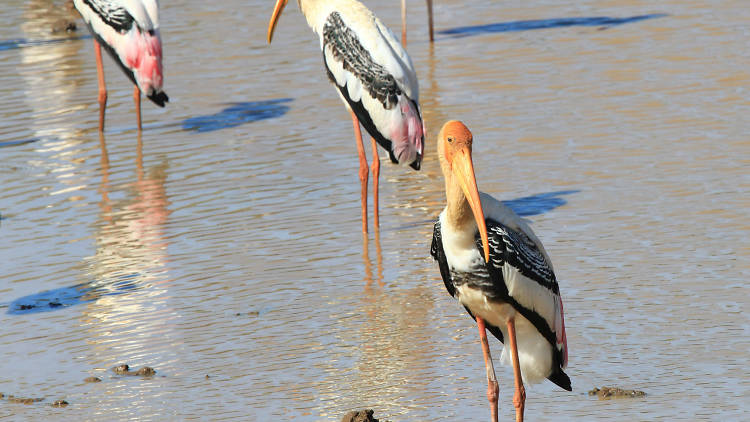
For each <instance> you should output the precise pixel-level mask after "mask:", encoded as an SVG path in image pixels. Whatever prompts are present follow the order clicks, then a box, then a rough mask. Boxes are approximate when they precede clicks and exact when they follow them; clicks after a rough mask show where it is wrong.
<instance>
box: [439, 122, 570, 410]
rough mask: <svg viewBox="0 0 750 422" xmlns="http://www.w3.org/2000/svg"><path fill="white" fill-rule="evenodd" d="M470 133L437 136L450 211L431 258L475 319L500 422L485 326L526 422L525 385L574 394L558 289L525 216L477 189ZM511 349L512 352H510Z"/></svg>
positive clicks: (455, 127)
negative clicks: (509, 370) (508, 366)
mask: <svg viewBox="0 0 750 422" xmlns="http://www.w3.org/2000/svg"><path fill="white" fill-rule="evenodd" d="M471 147H472V134H471V132H470V131H469V129H468V128H467V127H466V126H464V124H463V123H461V122H459V121H455V120H454V121H449V122H447V123H446V124H445V125H444V126H443V128H442V129H441V130H440V134H439V135H438V156H439V158H440V167H441V168H442V170H443V175H444V176H445V193H446V199H447V206H446V207H445V209H444V210H443V212H442V213H440V217H439V218H438V220H437V221H436V222H435V230H434V232H433V237H432V248H431V254H432V256H433V258H435V260H436V261H437V262H438V264H439V267H440V274H441V275H442V277H443V282H444V283H445V287H446V288H447V289H448V292H449V293H450V294H451V295H452V296H453V297H455V298H457V299H458V301H459V302H460V303H461V304H462V305H463V306H464V307H465V308H466V310H467V311H468V312H469V315H471V316H472V317H473V318H474V319H475V320H476V322H477V326H478V328H479V337H480V340H481V344H482V351H483V352H484V362H485V366H486V368H487V397H488V399H489V401H490V409H491V414H492V420H493V421H497V401H498V385H497V379H496V378H495V369H494V367H493V365H492V356H491V355H490V349H489V344H488V342H487V334H486V332H485V329H488V330H489V331H490V332H491V333H492V334H494V335H495V337H497V339H498V340H500V341H501V342H503V343H505V341H504V340H505V339H507V340H508V343H505V344H506V347H505V348H504V350H503V356H502V359H501V360H504V361H506V362H507V361H508V360H510V361H511V363H512V365H513V373H514V377H515V394H514V396H513V404H514V405H515V408H516V420H517V421H522V420H523V410H524V401H525V399H526V392H525V390H524V387H523V382H524V381H525V382H528V383H534V382H539V381H542V380H544V378H547V379H549V380H550V381H552V382H553V383H555V384H557V385H558V386H560V387H562V388H563V389H565V390H568V391H571V386H570V378H568V375H566V374H565V372H563V368H565V366H566V365H567V362H568V348H567V340H566V337H565V322H564V320H563V304H562V299H561V298H560V290H559V287H558V285H557V281H556V279H555V273H554V271H553V269H552V262H551V261H550V259H549V256H548V255H547V252H545V250H544V247H543V246H542V243H541V242H540V241H539V239H538V238H537V237H536V236H535V235H534V232H533V231H532V230H531V228H529V226H528V225H526V223H524V221H523V220H521V218H520V217H518V216H517V215H516V214H515V213H514V212H513V211H512V210H511V209H510V208H508V207H506V206H504V205H503V204H502V203H501V202H500V201H498V200H496V199H495V198H493V197H491V196H489V195H487V194H485V193H480V192H479V190H478V189H477V183H476V179H475V177H474V165H473V163H472V159H471ZM508 352H510V355H508Z"/></svg>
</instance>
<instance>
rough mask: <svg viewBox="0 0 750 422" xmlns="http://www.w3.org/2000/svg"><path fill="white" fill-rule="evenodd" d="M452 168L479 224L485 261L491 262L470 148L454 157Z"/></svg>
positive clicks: (462, 150) (485, 225) (460, 151)
mask: <svg viewBox="0 0 750 422" xmlns="http://www.w3.org/2000/svg"><path fill="white" fill-rule="evenodd" d="M452 166H453V174H455V175H456V177H457V178H458V183H459V184H460V185H461V190H462V191H464V195H466V199H467V200H468V201H469V206H470V207H471V211H472V212H473V213H474V220H476V222H477V227H478V228H479V236H481V237H482V246H484V260H485V262H490V247H489V244H488V243H487V224H486V223H485V222H484V211H482V202H481V201H480V200H479V189H478V188H477V179H476V177H475V176H474V163H473V162H472V161H471V152H470V151H469V150H468V148H465V149H461V150H458V151H457V152H456V154H455V155H454V156H453V164H452Z"/></svg>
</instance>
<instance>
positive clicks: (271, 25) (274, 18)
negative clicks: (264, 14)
mask: <svg viewBox="0 0 750 422" xmlns="http://www.w3.org/2000/svg"><path fill="white" fill-rule="evenodd" d="M288 1H289V0H276V6H274V8H273V15H271V20H270V21H269V22H268V43H269V44H271V39H273V31H275V30H276V24H277V23H278V22H279V17H280V16H281V12H282V11H284V7H286V3H287V2H288Z"/></svg>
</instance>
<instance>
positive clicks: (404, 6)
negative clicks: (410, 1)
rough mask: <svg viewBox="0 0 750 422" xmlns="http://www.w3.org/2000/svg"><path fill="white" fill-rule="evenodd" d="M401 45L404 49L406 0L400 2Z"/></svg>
mask: <svg viewBox="0 0 750 422" xmlns="http://www.w3.org/2000/svg"><path fill="white" fill-rule="evenodd" d="M401 45H402V46H404V48H406V0H401Z"/></svg>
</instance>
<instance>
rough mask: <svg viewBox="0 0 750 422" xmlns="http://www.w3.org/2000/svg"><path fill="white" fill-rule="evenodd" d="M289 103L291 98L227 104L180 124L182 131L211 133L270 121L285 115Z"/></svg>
mask: <svg viewBox="0 0 750 422" xmlns="http://www.w3.org/2000/svg"><path fill="white" fill-rule="evenodd" d="M290 101H292V99H291V98H279V99H276V100H266V101H249V102H243V103H229V104H230V106H229V107H227V108H225V109H224V110H221V111H220V112H218V113H216V114H210V115H207V116H198V117H191V118H189V119H185V121H183V122H182V129H184V130H192V131H195V132H211V131H214V130H220V129H226V128H230V127H235V126H239V125H242V124H245V123H251V122H257V121H258V120H265V119H272V118H274V117H279V116H283V115H284V114H286V112H287V111H289V106H287V105H285V103H288V102H290Z"/></svg>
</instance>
